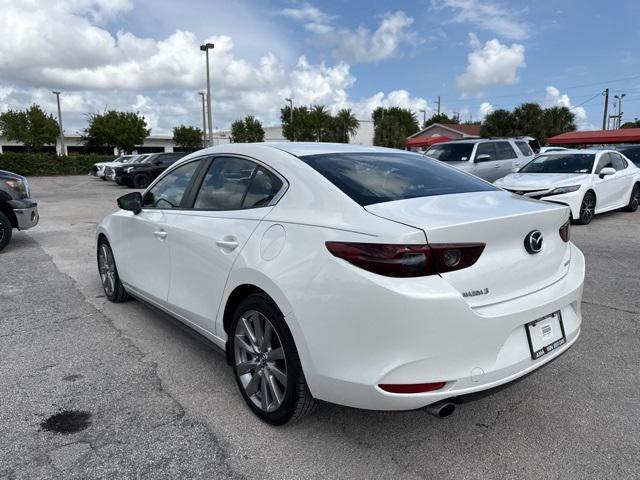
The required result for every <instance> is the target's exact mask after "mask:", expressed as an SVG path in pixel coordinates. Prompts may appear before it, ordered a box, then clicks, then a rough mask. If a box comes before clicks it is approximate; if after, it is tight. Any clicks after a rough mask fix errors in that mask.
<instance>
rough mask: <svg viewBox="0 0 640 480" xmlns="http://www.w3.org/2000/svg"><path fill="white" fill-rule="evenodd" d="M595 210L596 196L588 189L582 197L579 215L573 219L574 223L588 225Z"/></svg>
mask: <svg viewBox="0 0 640 480" xmlns="http://www.w3.org/2000/svg"><path fill="white" fill-rule="evenodd" d="M595 210H596V196H595V194H594V193H593V192H592V191H591V190H589V191H588V192H587V193H585V194H584V197H582V203H581V204H580V216H579V217H578V218H576V219H574V223H576V224H577V225H589V223H591V220H593V216H594V215H595Z"/></svg>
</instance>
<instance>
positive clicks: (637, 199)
mask: <svg viewBox="0 0 640 480" xmlns="http://www.w3.org/2000/svg"><path fill="white" fill-rule="evenodd" d="M629 206H630V207H631V208H632V209H633V210H637V209H638V207H639V206H640V185H634V187H633V190H632V192H631V201H630V202H629Z"/></svg>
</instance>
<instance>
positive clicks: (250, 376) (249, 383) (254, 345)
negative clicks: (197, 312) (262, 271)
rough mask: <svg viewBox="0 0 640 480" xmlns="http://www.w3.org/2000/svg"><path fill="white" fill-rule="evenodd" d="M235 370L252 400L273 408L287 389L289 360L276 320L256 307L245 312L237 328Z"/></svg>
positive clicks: (263, 406) (269, 408)
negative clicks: (272, 321)
mask: <svg viewBox="0 0 640 480" xmlns="http://www.w3.org/2000/svg"><path fill="white" fill-rule="evenodd" d="M233 338H234V352H235V353H234V355H235V374H236V375H237V378H238V381H239V384H240V385H241V387H242V388H243V389H244V392H245V394H246V396H247V397H248V399H249V401H250V403H252V404H253V405H254V406H256V407H257V408H259V409H260V410H262V411H264V412H273V411H275V410H277V409H278V408H279V407H280V406H281V405H282V403H283V401H284V398H285V396H286V391H287V362H286V357H285V354H284V350H283V348H282V343H281V341H280V337H279V336H278V332H277V330H276V329H275V327H274V324H272V323H271V321H270V320H269V319H268V318H267V317H266V316H265V315H264V314H262V313H260V312H259V311H257V310H249V311H247V312H245V313H244V314H242V315H241V316H240V318H239V319H238V321H237V322H236V326H235V332H234V337H233Z"/></svg>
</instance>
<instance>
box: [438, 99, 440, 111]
mask: <svg viewBox="0 0 640 480" xmlns="http://www.w3.org/2000/svg"><path fill="white" fill-rule="evenodd" d="M438 116H440V95H438Z"/></svg>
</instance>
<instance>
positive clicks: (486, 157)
mask: <svg viewBox="0 0 640 480" xmlns="http://www.w3.org/2000/svg"><path fill="white" fill-rule="evenodd" d="M489 160H491V155H487V154H484V155H478V156H477V157H476V163H480V162H488V161H489Z"/></svg>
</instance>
